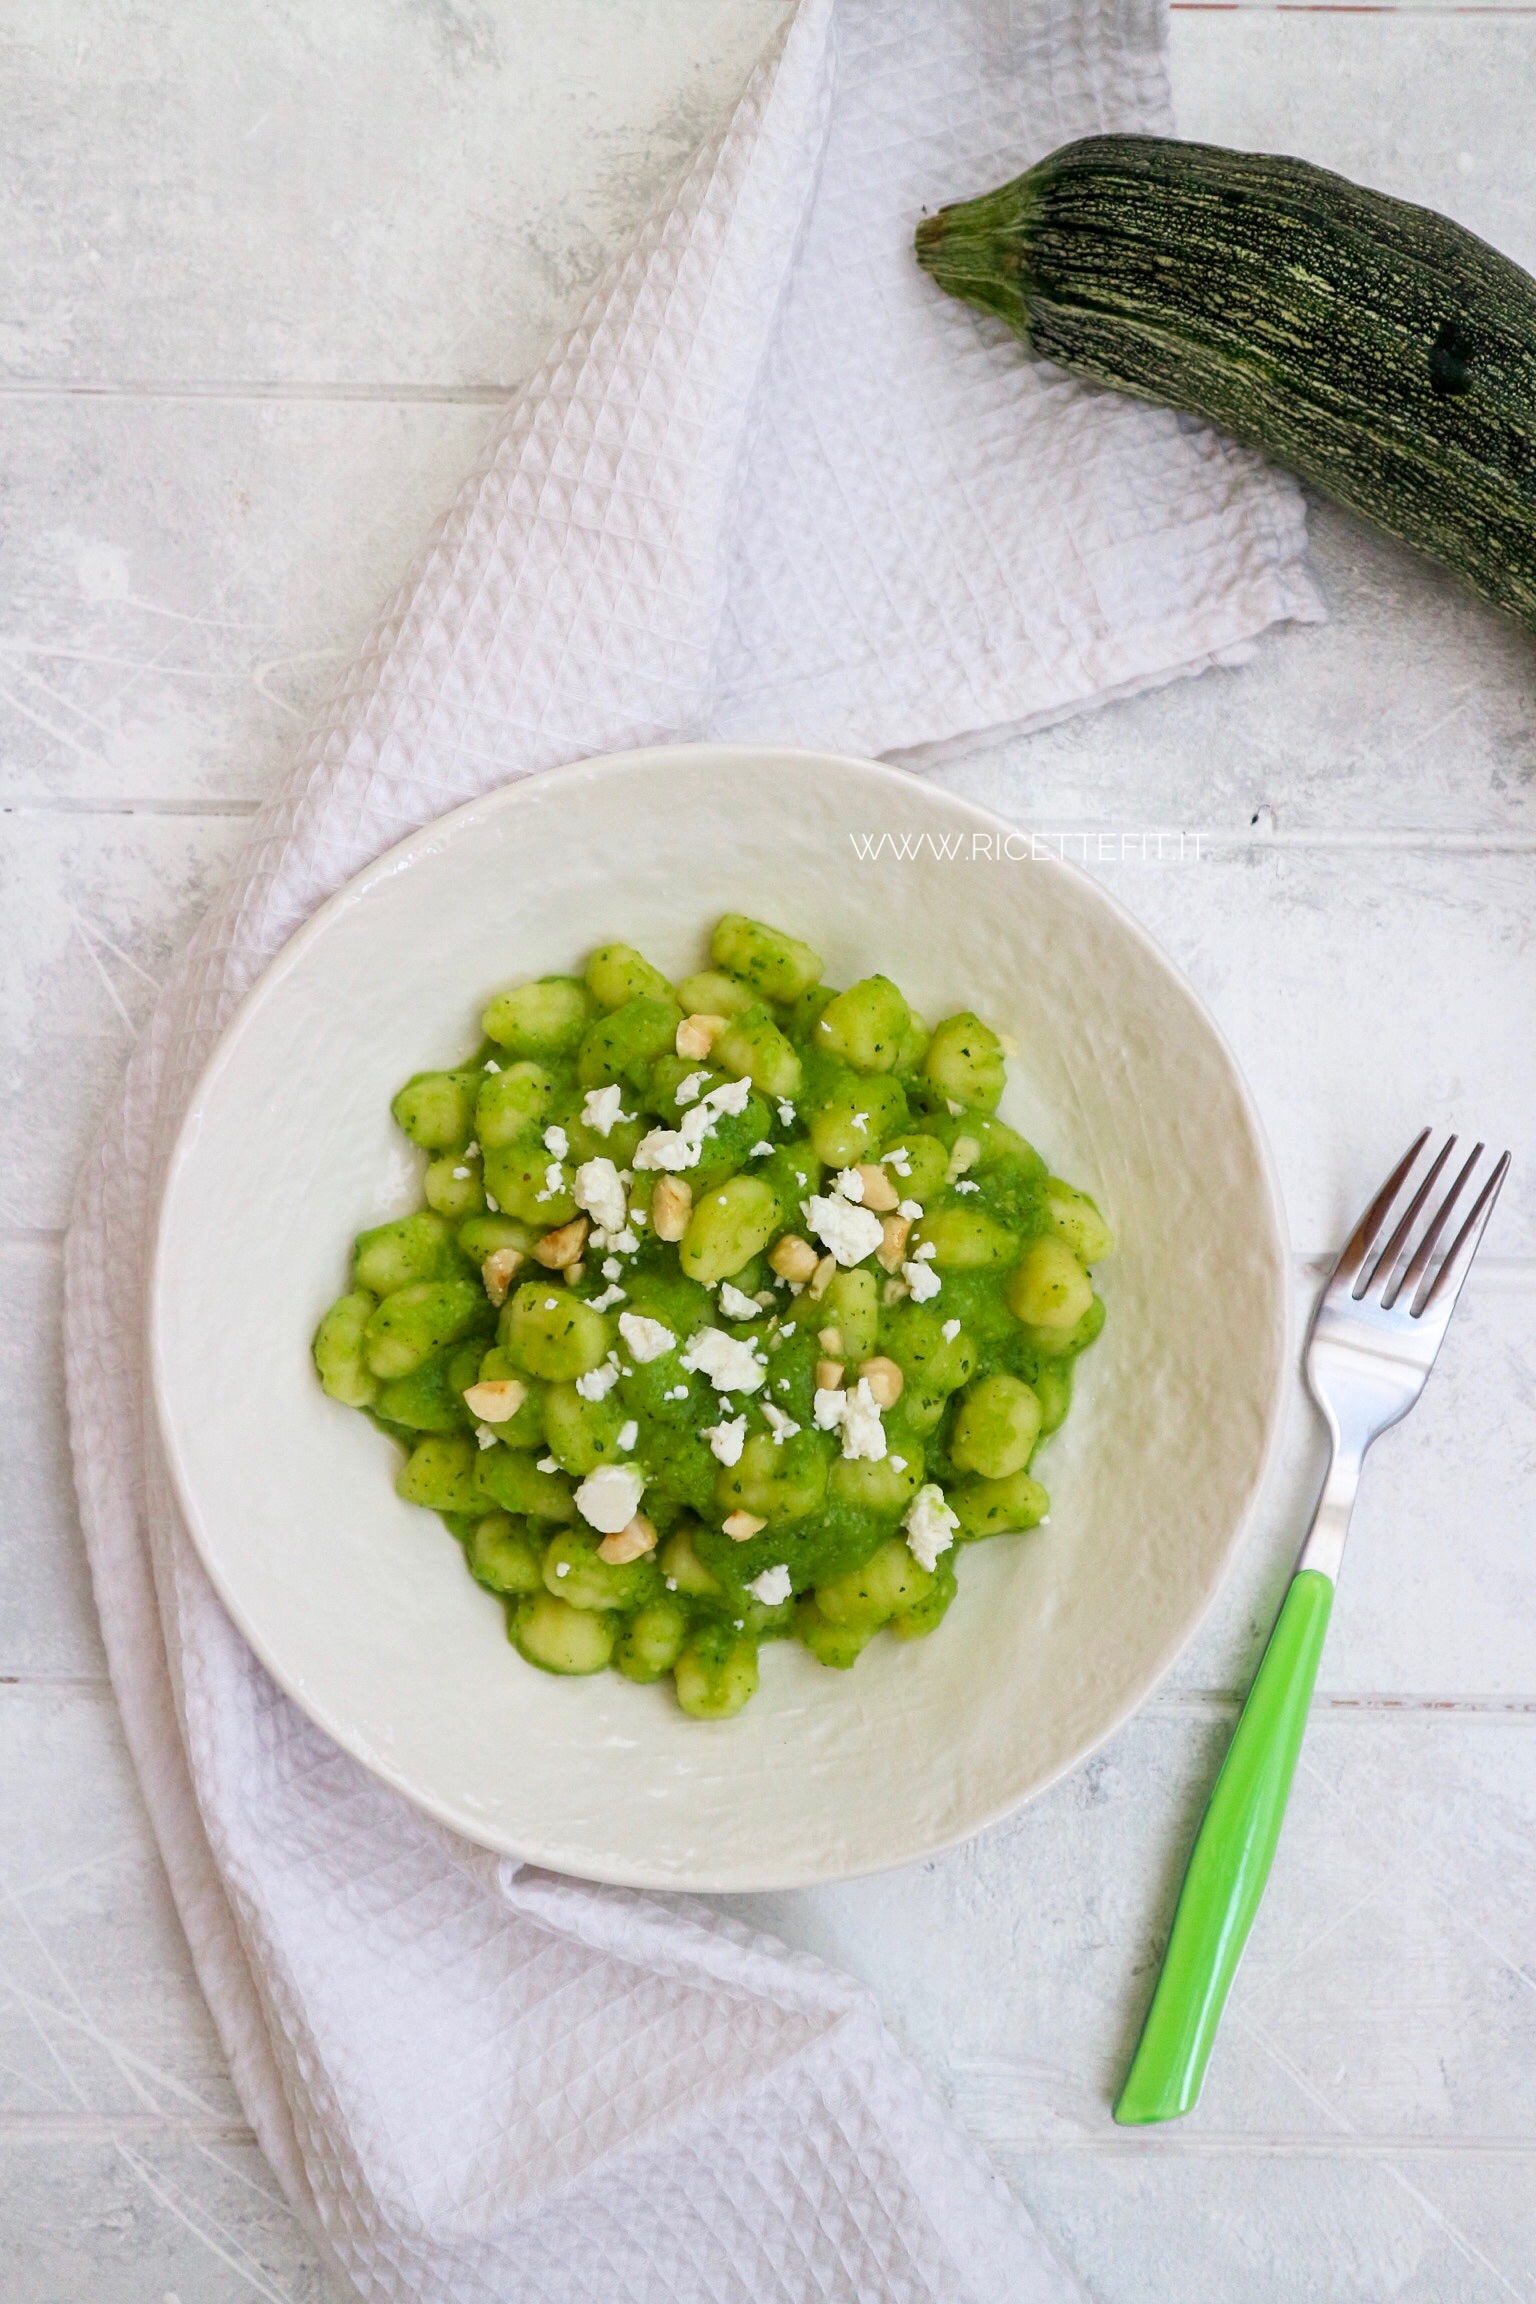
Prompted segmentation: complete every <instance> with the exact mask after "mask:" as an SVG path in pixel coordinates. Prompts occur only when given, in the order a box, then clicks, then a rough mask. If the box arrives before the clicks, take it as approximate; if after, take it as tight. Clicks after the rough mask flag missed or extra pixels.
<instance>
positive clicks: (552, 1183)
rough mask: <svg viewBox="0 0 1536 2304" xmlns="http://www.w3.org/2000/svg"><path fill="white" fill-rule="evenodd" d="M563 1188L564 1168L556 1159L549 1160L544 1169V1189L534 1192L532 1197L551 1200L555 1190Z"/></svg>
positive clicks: (558, 1190) (559, 1190)
mask: <svg viewBox="0 0 1536 2304" xmlns="http://www.w3.org/2000/svg"><path fill="white" fill-rule="evenodd" d="M564 1189H565V1170H564V1169H563V1168H562V1167H561V1165H560V1163H559V1161H558V1160H551V1162H550V1164H549V1166H548V1167H547V1168H546V1169H545V1171H544V1189H543V1191H542V1192H538V1193H535V1195H534V1197H535V1199H538V1200H553V1198H554V1197H555V1194H556V1193H557V1192H561V1191H563V1190H564Z"/></svg>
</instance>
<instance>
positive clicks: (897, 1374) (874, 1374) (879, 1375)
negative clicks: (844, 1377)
mask: <svg viewBox="0 0 1536 2304" xmlns="http://www.w3.org/2000/svg"><path fill="white" fill-rule="evenodd" d="M859 1375H860V1376H861V1377H862V1379H863V1381H864V1382H865V1383H866V1384H867V1385H868V1386H869V1389H870V1396H871V1398H872V1399H873V1400H874V1403H875V1406H876V1407H877V1408H894V1407H895V1405H896V1403H897V1401H898V1400H899V1399H900V1398H901V1395H902V1390H903V1388H904V1386H905V1384H906V1381H907V1380H906V1378H905V1376H903V1374H902V1372H901V1370H900V1369H899V1368H898V1367H897V1365H896V1363H895V1361H894V1360H888V1359H887V1358H886V1356H885V1354H884V1353H883V1352H881V1353H878V1354H877V1355H876V1357H875V1358H874V1359H873V1360H866V1361H865V1362H864V1363H863V1365H862V1366H861V1367H860V1369H859Z"/></svg>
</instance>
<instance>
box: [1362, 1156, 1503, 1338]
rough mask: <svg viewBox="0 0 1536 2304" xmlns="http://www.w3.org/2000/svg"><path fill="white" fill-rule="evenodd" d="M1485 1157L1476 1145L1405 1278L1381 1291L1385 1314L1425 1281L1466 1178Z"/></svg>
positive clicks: (1433, 1220)
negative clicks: (1402, 1296)
mask: <svg viewBox="0 0 1536 2304" xmlns="http://www.w3.org/2000/svg"><path fill="white" fill-rule="evenodd" d="M1482 1156H1483V1146H1482V1145H1481V1144H1480V1143H1479V1144H1474V1145H1473V1147H1472V1149H1471V1151H1470V1152H1469V1153H1468V1155H1467V1157H1466V1159H1465V1160H1464V1161H1463V1163H1462V1168H1461V1173H1460V1175H1459V1176H1458V1177H1457V1179H1456V1181H1455V1183H1454V1184H1453V1185H1452V1186H1451V1188H1450V1190H1449V1192H1447V1194H1446V1195H1445V1198H1444V1199H1443V1200H1442V1201H1441V1203H1440V1205H1439V1207H1438V1208H1437V1209H1436V1210H1435V1213H1434V1215H1433V1216H1432V1217H1431V1218H1430V1222H1429V1229H1428V1230H1427V1231H1426V1233H1425V1234H1424V1237H1423V1239H1422V1240H1421V1241H1420V1242H1419V1244H1418V1246H1417V1248H1415V1250H1414V1252H1413V1259H1412V1261H1411V1263H1410V1264H1409V1266H1408V1269H1407V1271H1406V1272H1405V1273H1404V1274H1403V1276H1402V1278H1401V1279H1400V1280H1395V1281H1392V1282H1390V1283H1389V1285H1388V1286H1387V1287H1386V1288H1384V1289H1383V1290H1382V1296H1381V1308H1382V1310H1383V1312H1390V1311H1391V1309H1392V1307H1393V1305H1394V1304H1395V1303H1396V1302H1397V1300H1398V1298H1399V1296H1401V1295H1402V1293H1403V1291H1404V1289H1407V1291H1408V1293H1409V1295H1410V1297H1411V1296H1412V1294H1413V1292H1414V1290H1415V1289H1416V1288H1417V1287H1418V1284H1419V1282H1420V1281H1421V1280H1422V1279H1423V1277H1424V1275H1425V1273H1426V1272H1427V1271H1428V1270H1429V1263H1430V1258H1431V1257H1432V1256H1433V1255H1434V1253H1435V1244H1436V1242H1437V1241H1438V1240H1439V1238H1440V1235H1441V1233H1442V1232H1443V1231H1444V1230H1445V1228H1446V1226H1447V1224H1448V1223H1449V1222H1450V1220H1451V1215H1452V1212H1453V1211H1454V1209H1455V1206H1456V1203H1457V1201H1458V1200H1459V1199H1460V1198H1461V1191H1462V1186H1463V1185H1464V1184H1465V1183H1466V1181H1467V1178H1468V1177H1469V1176H1470V1175H1471V1173H1472V1171H1473V1169H1474V1168H1475V1167H1476V1166H1477V1164H1478V1162H1479V1160H1481V1158H1482ZM1410 1309H1411V1307H1410Z"/></svg>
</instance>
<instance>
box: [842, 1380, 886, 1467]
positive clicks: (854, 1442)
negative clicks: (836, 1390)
mask: <svg viewBox="0 0 1536 2304" xmlns="http://www.w3.org/2000/svg"><path fill="white" fill-rule="evenodd" d="M843 1454H844V1455H845V1456H866V1457H868V1458H869V1459H870V1460H871V1462H873V1463H878V1462H879V1460H880V1458H881V1457H882V1456H883V1455H884V1454H885V1426H884V1425H883V1424H882V1423H881V1421H880V1403H879V1401H878V1400H877V1399H876V1398H875V1396H874V1394H873V1392H871V1390H870V1388H869V1380H868V1378H867V1377H864V1376H861V1377H860V1378H859V1381H858V1383H857V1384H856V1385H855V1386H854V1388H853V1390H852V1391H851V1392H849V1393H846V1394H845V1395H844V1398H843Z"/></svg>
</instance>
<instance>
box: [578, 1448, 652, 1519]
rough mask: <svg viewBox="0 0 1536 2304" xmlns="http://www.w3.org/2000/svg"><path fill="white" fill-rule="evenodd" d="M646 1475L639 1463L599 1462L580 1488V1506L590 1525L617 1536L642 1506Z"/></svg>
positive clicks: (581, 1512) (582, 1514) (580, 1510)
mask: <svg viewBox="0 0 1536 2304" xmlns="http://www.w3.org/2000/svg"><path fill="white" fill-rule="evenodd" d="M644 1494H645V1475H644V1473H643V1472H642V1471H641V1470H640V1468H639V1466H638V1465H637V1464H599V1466H598V1468H597V1470H596V1471H595V1472H589V1473H588V1474H587V1476H586V1478H585V1480H583V1482H582V1484H581V1486H580V1487H579V1488H578V1489H577V1491H576V1509H577V1511H578V1512H579V1513H580V1514H581V1516H582V1518H583V1520H585V1521H586V1522H587V1524H588V1526H589V1527H592V1528H598V1529H601V1531H602V1533H603V1534H604V1535H605V1536H617V1534H618V1532H619V1530H620V1529H621V1528H627V1527H628V1526H629V1524H630V1522H631V1520H633V1518H634V1516H635V1514H636V1513H637V1512H638V1511H639V1509H640V1499H641V1497H642V1496H643V1495H644Z"/></svg>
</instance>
